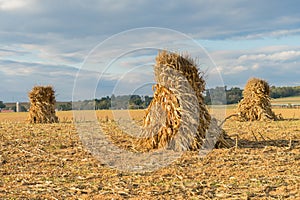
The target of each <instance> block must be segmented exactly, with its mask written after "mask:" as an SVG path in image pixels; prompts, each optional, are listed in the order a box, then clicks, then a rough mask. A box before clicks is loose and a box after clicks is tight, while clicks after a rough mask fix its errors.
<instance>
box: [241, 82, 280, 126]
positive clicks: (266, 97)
mask: <svg viewBox="0 0 300 200" xmlns="http://www.w3.org/2000/svg"><path fill="white" fill-rule="evenodd" d="M237 110H238V120H240V121H267V120H273V121H274V120H279V119H280V118H281V117H280V116H276V115H275V113H274V112H273V111H272V108H271V101H270V86H269V84H268V83H267V82H266V81H264V80H261V79H258V78H251V79H249V80H248V82H247V84H246V86H245V89H244V92H243V99H242V100H241V101H240V102H239V104H238V107H237Z"/></svg>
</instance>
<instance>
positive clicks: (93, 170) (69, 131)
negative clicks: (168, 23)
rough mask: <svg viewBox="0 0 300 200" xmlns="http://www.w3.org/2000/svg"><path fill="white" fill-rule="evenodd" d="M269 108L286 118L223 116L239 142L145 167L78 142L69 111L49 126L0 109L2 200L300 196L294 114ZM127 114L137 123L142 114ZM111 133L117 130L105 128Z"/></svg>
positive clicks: (107, 120) (299, 120)
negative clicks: (97, 154)
mask: <svg viewBox="0 0 300 200" xmlns="http://www.w3.org/2000/svg"><path fill="white" fill-rule="evenodd" d="M273 111H274V112H275V113H276V114H278V113H282V115H283V117H284V119H285V120H283V121H269V122H238V121H234V120H228V121H227V122H225V124H224V127H223V128H224V130H225V131H226V132H227V134H229V135H231V136H232V137H233V138H236V137H237V136H236V135H238V142H239V144H240V147H239V148H230V149H214V150H213V151H211V152H210V153H209V154H208V155H207V156H205V157H202V158H200V157H199V156H198V153H197V152H186V153H184V154H183V156H182V157H181V158H180V159H178V160H175V161H174V162H173V163H172V164H170V165H169V166H166V167H163V168H160V169H158V170H156V171H154V172H143V173H133V172H124V171H118V170H116V169H111V168H109V167H108V166H106V165H105V164H103V163H100V162H99V161H98V160H96V159H95V158H94V157H93V156H92V155H91V154H90V153H89V152H88V151H87V150H86V149H85V148H84V147H83V146H82V143H81V141H80V139H79V136H78V134H77V132H76V129H75V126H74V124H73V123H72V112H57V116H58V117H59V119H60V123H53V124H27V123H25V120H26V117H27V115H26V113H25V114H24V113H0V199H112V198H114V199H300V192H299V191H300V168H299V166H300V156H299V155H300V128H299V127H300V116H299V113H300V112H299V110H297V109H274V110H273ZM232 112H233V110H232V109H228V110H227V115H229V114H230V113H232ZM122 113H123V114H124V115H125V114H126V113H128V111H121V114H122ZM130 113H131V116H132V118H133V119H135V120H138V121H139V120H141V119H142V116H143V115H144V111H130ZM97 117H98V119H99V120H100V121H101V123H103V124H104V125H105V126H106V127H107V126H108V125H109V124H113V123H114V121H112V120H111V119H112V118H113V117H112V113H111V111H97ZM76 120H83V119H76ZM110 132H111V133H112V135H114V134H115V135H117V133H118V130H116V129H113V128H112V127H111V126H110Z"/></svg>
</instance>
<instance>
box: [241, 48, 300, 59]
mask: <svg viewBox="0 0 300 200" xmlns="http://www.w3.org/2000/svg"><path fill="white" fill-rule="evenodd" d="M295 59H300V51H295V50H289V51H281V52H276V53H272V54H264V53H260V54H248V55H247V54H246V55H241V56H240V57H239V58H238V60H239V61H240V62H245V61H250V60H251V61H253V60H256V61H274V62H276V61H294V60H295Z"/></svg>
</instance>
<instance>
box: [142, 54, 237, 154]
mask: <svg viewBox="0 0 300 200" xmlns="http://www.w3.org/2000/svg"><path fill="white" fill-rule="evenodd" d="M154 72H155V79H156V82H157V84H156V85H155V86H154V90H155V92H154V98H153V100H152V102H151V103H150V105H149V107H148V108H147V110H146V115H145V117H144V125H143V129H142V133H141V137H142V138H140V139H139V140H138V145H137V149H140V150H141V149H142V150H146V151H149V150H151V149H157V148H167V149H173V150H176V151H183V150H197V149H200V148H201V147H202V145H205V146H210V147H211V148H213V147H215V146H216V147H231V146H233V145H234V144H233V141H232V139H230V138H229V137H228V136H227V135H226V134H225V132H224V131H223V130H222V129H221V128H220V127H219V126H218V125H217V123H216V120H215V119H212V117H211V116H210V114H209V112H208V110H207V109H206V106H205V104H204V100H203V96H202V93H203V91H204V89H205V81H204V79H203V77H202V75H203V73H201V72H199V71H198V69H197V66H196V64H195V62H194V61H193V60H192V59H190V58H189V57H188V56H181V55H179V54H176V53H169V52H167V51H161V52H160V53H159V54H158V56H157V57H156V64H155V66H154Z"/></svg>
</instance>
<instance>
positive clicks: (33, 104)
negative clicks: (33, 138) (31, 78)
mask: <svg viewBox="0 0 300 200" xmlns="http://www.w3.org/2000/svg"><path fill="white" fill-rule="evenodd" d="M28 96H29V100H30V109H29V116H28V121H29V123H57V122H58V117H57V116H56V115H55V102H56V101H55V93H54V90H53V88H52V86H35V87H33V89H32V90H31V92H30V93H29V94H28Z"/></svg>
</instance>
